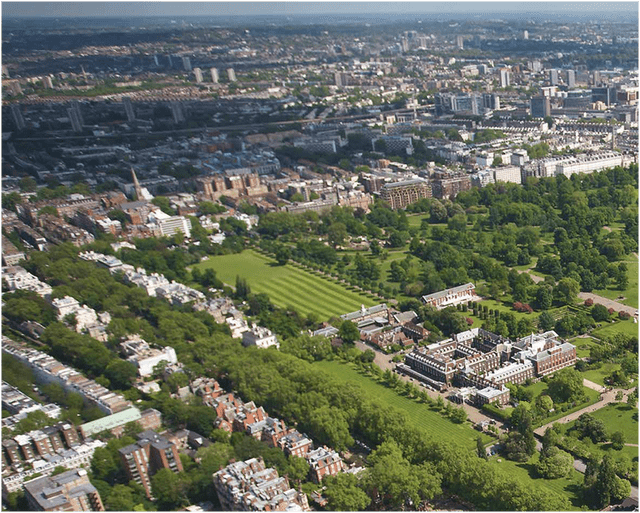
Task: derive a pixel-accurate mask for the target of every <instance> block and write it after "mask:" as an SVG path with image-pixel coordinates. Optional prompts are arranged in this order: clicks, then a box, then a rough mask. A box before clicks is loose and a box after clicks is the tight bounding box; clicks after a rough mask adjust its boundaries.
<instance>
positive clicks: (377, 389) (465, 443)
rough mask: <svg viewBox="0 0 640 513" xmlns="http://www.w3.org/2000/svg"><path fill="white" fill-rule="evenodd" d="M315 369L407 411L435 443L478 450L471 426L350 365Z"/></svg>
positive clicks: (325, 363) (321, 365)
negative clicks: (355, 384)
mask: <svg viewBox="0 0 640 513" xmlns="http://www.w3.org/2000/svg"><path fill="white" fill-rule="evenodd" d="M313 365H315V366H317V367H318V368H320V369H322V370H323V371H325V372H327V373H329V374H331V375H332V376H334V377H336V378H338V379H341V380H342V381H345V382H352V383H357V384H358V385H360V386H361V387H362V388H363V389H365V390H367V391H368V392H370V393H371V394H372V395H374V396H375V397H377V398H378V400H379V401H380V402H381V403H385V404H389V405H392V406H394V407H396V408H399V409H401V410H404V411H406V412H407V414H408V416H409V420H410V422H411V423H412V424H413V425H414V426H417V427H420V428H422V429H424V430H425V431H426V432H427V433H428V434H429V435H431V436H432V437H433V439H434V440H440V439H442V440H449V441H451V442H453V443H455V444H456V445H457V446H459V447H465V448H467V449H469V450H474V449H475V446H476V438H477V437H478V434H479V433H478V432H477V431H475V430H474V429H473V428H471V427H470V426H469V425H468V424H455V423H454V422H452V421H450V420H449V419H447V418H445V417H443V416H442V415H440V414H439V413H438V412H435V411H433V410H431V409H430V408H429V406H427V405H426V404H422V403H418V402H416V401H415V400H413V399H409V398H407V397H404V396H402V395H400V394H398V393H396V392H395V391H394V390H392V389H390V388H387V387H386V386H384V385H381V384H379V383H377V382H376V381H374V380H373V379H372V378H370V377H368V376H364V375H362V374H360V373H359V372H358V371H356V370H355V369H354V368H353V367H352V366H350V365H348V364H345V363H342V362H339V361H326V360H323V361H319V362H315V363H314V364H313ZM483 436H484V435H483ZM484 438H485V440H484V441H485V442H489V440H490V439H489V437H486V436H484Z"/></svg>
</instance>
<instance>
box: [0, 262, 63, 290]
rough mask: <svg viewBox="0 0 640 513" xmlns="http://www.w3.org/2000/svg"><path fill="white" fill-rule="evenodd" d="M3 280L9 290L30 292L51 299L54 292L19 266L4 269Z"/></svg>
mask: <svg viewBox="0 0 640 513" xmlns="http://www.w3.org/2000/svg"><path fill="white" fill-rule="evenodd" d="M2 279H3V280H5V281H6V282H7V285H8V286H9V290H30V291H32V292H35V293H36V294H38V295H39V296H41V297H44V298H48V297H50V296H51V292H52V291H53V289H52V288H51V286H50V285H48V284H46V283H44V282H41V281H40V280H39V279H38V278H37V277H36V276H34V275H33V274H31V273H30V272H28V271H26V270H25V269H23V268H22V267H19V266H13V267H3V268H2Z"/></svg>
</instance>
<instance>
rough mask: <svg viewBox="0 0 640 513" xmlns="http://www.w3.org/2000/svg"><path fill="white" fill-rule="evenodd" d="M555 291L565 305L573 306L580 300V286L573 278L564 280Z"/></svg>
mask: <svg viewBox="0 0 640 513" xmlns="http://www.w3.org/2000/svg"><path fill="white" fill-rule="evenodd" d="M555 290H556V292H557V294H558V298H559V299H560V300H561V301H562V302H563V303H565V304H567V305H572V304H573V303H575V302H576V300H577V298H578V292H580V284H579V283H578V282H577V281H576V280H574V279H573V278H562V279H561V280H560V281H559V282H558V286H557V287H556V289H555Z"/></svg>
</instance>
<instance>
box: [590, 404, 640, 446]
mask: <svg viewBox="0 0 640 513" xmlns="http://www.w3.org/2000/svg"><path fill="white" fill-rule="evenodd" d="M591 415H592V416H593V417H594V418H596V419H600V420H601V421H602V422H604V424H605V426H606V428H607V432H608V433H609V434H611V433H614V432H616V431H622V432H623V433H624V436H625V438H626V440H627V443H629V444H637V443H638V409H637V408H631V407H630V406H629V405H627V403H616V404H608V405H607V406H605V407H604V408H601V409H599V410H597V411H594V412H593V413H592V414H591ZM635 450H636V456H637V452H638V448H637V447H635ZM614 453H615V451H614Z"/></svg>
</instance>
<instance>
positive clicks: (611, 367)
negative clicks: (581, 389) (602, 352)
mask: <svg viewBox="0 0 640 513" xmlns="http://www.w3.org/2000/svg"><path fill="white" fill-rule="evenodd" d="M619 369H620V364H619V363H603V364H602V367H600V368H599V369H593V370H588V371H584V372H583V373H582V375H583V376H584V377H585V378H586V379H588V380H589V381H593V382H594V383H598V385H602V386H604V378H606V377H607V376H610V375H611V373H612V372H613V371H616V370H619Z"/></svg>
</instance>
